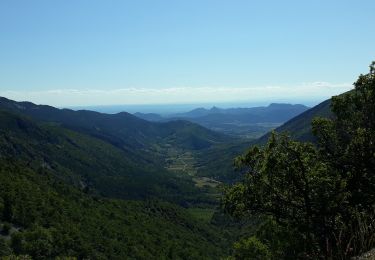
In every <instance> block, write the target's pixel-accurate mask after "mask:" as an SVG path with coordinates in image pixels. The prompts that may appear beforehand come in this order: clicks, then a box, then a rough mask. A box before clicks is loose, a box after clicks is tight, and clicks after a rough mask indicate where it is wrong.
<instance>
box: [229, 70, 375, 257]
mask: <svg viewBox="0 0 375 260" xmlns="http://www.w3.org/2000/svg"><path fill="white" fill-rule="evenodd" d="M374 66H375V63H374V64H372V65H371V67H370V73H369V74H366V75H361V76H360V77H359V79H358V81H357V82H356V83H355V89H354V90H353V91H350V92H348V93H346V94H344V95H340V96H337V97H334V98H332V111H333V113H334V116H333V118H332V119H326V118H325V119H323V118H318V119H315V120H314V121H313V126H312V128H313V132H314V134H315V136H316V138H317V146H315V145H313V144H310V143H300V142H295V141H292V140H290V139H289V138H288V137H287V136H286V135H277V134H275V133H273V134H272V135H271V137H270V138H269V140H268V143H267V145H266V146H265V147H264V148H262V149H260V148H258V147H253V148H251V149H250V150H249V151H248V152H247V153H246V154H245V155H244V156H242V157H239V158H238V159H237V165H238V166H240V167H243V168H244V169H245V171H246V172H247V173H246V175H245V176H244V180H243V181H242V182H240V183H238V184H236V185H234V186H233V187H230V188H228V189H227V190H226V193H225V197H224V199H223V203H224V206H225V208H226V210H227V211H228V212H230V213H231V214H233V215H236V216H249V215H250V216H254V215H266V216H270V217H271V220H274V221H276V223H277V225H280V227H281V228H282V229H284V230H285V231H286V232H287V233H286V235H285V240H288V241H287V243H286V244H284V245H282V246H281V247H279V246H276V247H279V248H284V249H283V250H282V251H283V256H282V257H284V258H286V257H288V255H289V254H290V253H292V255H289V256H292V257H312V258H319V257H323V256H324V257H330V258H332V257H334V258H340V259H342V258H348V257H350V256H352V255H357V254H360V253H362V252H363V251H365V250H368V249H369V248H371V247H372V246H374V245H375V235H374V234H375V225H374V223H375V221H374V217H375V215H374V207H375V131H374V129H375V125H374V124H375V74H374V73H375V70H374V68H375V67H374ZM261 234H263V235H264V234H265V233H264V232H263V233H262V232H261ZM261 234H258V235H257V238H259V239H260V240H261V242H262V243H264V244H268V245H270V241H269V240H268V242H267V239H265V237H264V236H263V235H261ZM272 243H274V242H272ZM272 243H271V244H272ZM291 246H292V247H293V248H294V252H293V251H290V250H289V249H288V248H290V247H291ZM273 250H274V251H273V252H277V251H279V250H278V249H273Z"/></svg>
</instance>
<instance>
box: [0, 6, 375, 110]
mask: <svg viewBox="0 0 375 260" xmlns="http://www.w3.org/2000/svg"><path fill="white" fill-rule="evenodd" d="M270 5H272V8H269V7H270ZM374 9H375V2H373V1H369V0H368V1H361V3H360V4H359V3H358V2H356V1H338V0H335V1H314V2H308V3H307V2H301V1H282V2H279V1H268V2H253V1H240V0H239V1H235V2H228V1H217V0H215V1H213V0H206V1H197V0H193V1H188V2H187V1H167V0H164V1H157V2H156V1H112V2H111V4H110V5H109V4H106V3H105V2H102V1H59V2H56V1H54V2H50V1H32V2H31V1H2V2H1V3H0V14H1V15H0V34H1V41H0V71H1V72H0V96H4V97H7V98H10V99H14V100H17V101H32V102H35V103H37V104H48V105H53V106H59V107H67V106H94V105H121V104H124V105H135V104H138V105H146V104H191V103H228V102H229V103H234V102H238V103H243V102H252V103H262V102H263V103H267V102H268V103H270V102H278V101H279V102H290V103H302V102H298V100H303V101H304V102H305V103H306V102H309V103H317V102H319V101H323V100H325V99H328V98H329V97H331V96H332V95H336V94H340V93H342V92H345V91H347V90H349V89H351V88H352V82H354V81H355V79H356V77H357V75H358V74H360V73H361V72H363V71H365V70H366V66H367V65H368V64H369V63H370V60H369V59H371V57H374V49H373V46H375V35H374V34H372V33H369V32H368V29H367V28H368V25H369V24H374V23H375V17H374V15H373V10H374Z"/></svg>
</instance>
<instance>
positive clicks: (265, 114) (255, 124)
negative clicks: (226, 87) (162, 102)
mask: <svg viewBox="0 0 375 260" xmlns="http://www.w3.org/2000/svg"><path fill="white" fill-rule="evenodd" d="M308 109H309V108H308V107H307V106H304V105H299V104H297V105H291V104H277V103H272V104H270V105H269V106H267V107H252V108H227V109H222V108H218V107H212V108H211V109H205V108H196V109H194V110H191V111H189V112H186V113H178V114H172V115H167V116H161V115H159V114H155V113H149V114H144V113H135V114H134V115H135V116H137V117H139V118H142V119H145V120H148V121H157V122H166V121H171V120H188V121H190V122H193V123H197V124H200V125H202V126H204V127H207V128H209V129H212V130H215V131H218V132H222V133H225V134H229V135H233V136H240V137H250V138H257V137H260V136H262V135H263V134H265V133H266V132H268V131H269V130H271V129H273V128H276V127H278V126H280V125H281V124H283V123H284V122H286V121H288V120H289V119H291V118H293V117H295V116H297V115H299V114H301V113H303V112H304V111H306V110H308Z"/></svg>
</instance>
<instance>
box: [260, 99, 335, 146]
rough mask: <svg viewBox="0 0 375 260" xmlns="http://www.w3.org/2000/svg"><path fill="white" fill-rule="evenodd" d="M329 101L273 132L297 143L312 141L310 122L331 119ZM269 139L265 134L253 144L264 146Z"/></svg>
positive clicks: (268, 135)
mask: <svg viewBox="0 0 375 260" xmlns="http://www.w3.org/2000/svg"><path fill="white" fill-rule="evenodd" d="M330 106H331V100H330V99H329V100H326V101H324V102H322V103H320V104H319V105H317V106H315V107H313V108H311V109H309V110H307V111H305V112H303V113H302V114H300V115H298V116H296V117H294V118H292V119H291V120H289V121H288V122H286V123H285V124H283V125H281V126H280V127H278V128H276V129H275V131H276V132H278V133H282V132H287V133H288V134H290V136H291V137H292V138H293V139H295V140H299V141H313V140H314V136H313V135H312V132H311V122H312V120H313V119H314V118H315V117H325V118H328V117H331V116H332V112H331V110H330ZM269 137H270V134H269V133H268V134H266V135H264V136H262V137H261V138H259V139H258V140H257V141H256V142H255V143H258V144H265V143H266V142H267V140H268V138H269Z"/></svg>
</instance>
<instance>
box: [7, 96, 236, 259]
mask: <svg viewBox="0 0 375 260" xmlns="http://www.w3.org/2000/svg"><path fill="white" fill-rule="evenodd" d="M0 106H1V108H2V110H0V160H1V161H0V185H1V187H0V228H1V230H0V255H9V254H15V255H30V256H32V257H33V258H34V259H43V258H53V257H56V256H74V257H78V258H91V259H98V258H99V259H103V258H104V259H105V258H108V259H126V258H130V259H131V258H133V259H150V258H157V259H160V258H169V259H179V258H183V259H186V258H189V259H194V258H195V259H201V258H211V259H217V258H219V257H220V256H225V255H228V254H229V249H230V244H231V242H230V241H231V240H233V239H234V235H230V236H229V235H228V234H227V232H228V230H229V231H230V229H233V228H230V229H228V228H225V229H226V231H223V230H222V229H223V228H224V226H222V227H220V226H218V225H213V224H211V219H212V217H213V215H214V213H215V212H216V211H217V206H218V199H219V196H220V194H219V193H218V190H217V188H215V187H216V186H217V185H216V183H218V182H217V181H214V180H212V179H209V178H207V177H205V178H206V179H207V183H211V182H212V183H215V186H213V187H206V185H205V184H203V185H202V186H200V185H197V183H202V180H203V177H201V176H204V174H203V175H202V173H201V174H200V175H199V176H198V175H197V173H196V172H192V171H191V169H193V170H195V167H196V161H195V160H196V159H195V158H196V157H197V155H198V154H201V153H202V154H204V151H209V150H211V149H213V150H215V149H216V148H215V147H217V146H220V147H221V146H223V145H224V146H225V143H226V142H235V143H236V142H238V141H236V140H233V139H232V138H229V137H226V136H224V135H222V134H218V133H215V132H212V131H210V130H207V129H205V128H203V127H200V126H198V125H195V124H192V123H189V122H186V121H175V122H168V123H150V122H147V121H144V120H141V119H138V118H136V117H134V116H132V115H129V114H126V113H121V114H117V115H105V114H100V113H95V112H90V111H78V112H75V111H71V110H59V109H55V108H53V107H48V106H36V105H34V104H32V103H27V102H21V103H18V102H14V101H10V100H7V99H1V102H0ZM179 161H181V163H182V164H183V166H184V169H178V168H177V170H172V169H169V168H168V166H169V165H170V164H174V165H178V163H179ZM227 162H228V165H231V158H228V160H227ZM223 232H225V235H224V233H223ZM231 233H232V234H233V232H231Z"/></svg>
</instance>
